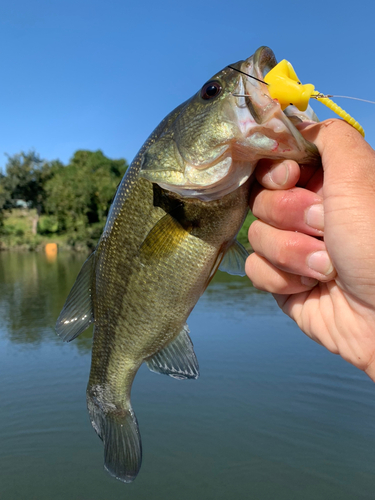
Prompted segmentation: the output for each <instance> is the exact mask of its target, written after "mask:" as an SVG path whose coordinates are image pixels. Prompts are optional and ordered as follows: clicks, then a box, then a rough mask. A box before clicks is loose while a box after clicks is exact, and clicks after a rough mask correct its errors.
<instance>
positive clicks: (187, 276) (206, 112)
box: [56, 47, 320, 482]
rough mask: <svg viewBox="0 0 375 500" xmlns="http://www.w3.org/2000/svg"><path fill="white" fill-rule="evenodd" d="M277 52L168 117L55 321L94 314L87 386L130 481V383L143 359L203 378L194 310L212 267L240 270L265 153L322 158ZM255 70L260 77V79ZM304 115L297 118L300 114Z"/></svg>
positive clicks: (108, 455) (228, 75) (132, 170)
mask: <svg viewBox="0 0 375 500" xmlns="http://www.w3.org/2000/svg"><path fill="white" fill-rule="evenodd" d="M276 63H277V61H276V58H275V55H274V53H273V52H272V50H271V49H269V48H268V47H260V48H259V49H258V50H257V51H256V52H255V54H254V55H252V56H251V57H249V58H247V59H245V60H241V61H239V62H237V63H235V64H232V65H231V66H230V67H229V66H226V67H225V68H224V69H223V70H222V71H220V72H218V73H217V74H216V75H214V76H213V77H212V78H211V79H210V80H209V81H207V82H206V83H204V85H203V86H202V87H201V89H200V90H199V91H198V92H197V93H196V94H195V95H193V96H192V97H191V98H190V99H188V100H187V101H186V102H184V103H182V104H181V105H180V106H178V107H177V108H176V109H175V110H173V111H172V112H171V113H170V114H168V115H167V116H166V118H165V119H164V120H163V121H162V122H161V123H160V125H159V126H158V127H157V128H156V129H155V130H154V132H152V134H151V135H150V136H149V138H148V139H147V140H146V142H145V143H144V145H143V146H142V148H141V149H140V151H139V153H138V154H137V156H136V157H135V159H134V161H133V162H132V163H131V165H130V167H129V168H128V170H127V172H126V174H125V176H124V178H123V179H122V181H121V183H120V184H119V186H118V189H117V192H116V195H115V197H114V200H113V203H112V205H111V208H110V210H109V213H108V218H107V222H106V225H105V227H104V230H103V233H102V235H101V237H100V240H99V242H98V244H97V247H96V249H95V251H94V252H93V253H92V254H91V256H90V257H89V258H88V259H87V260H86V262H85V263H84V264H83V267H82V269H81V271H80V272H79V274H78V277H77V279H76V282H75V284H74V285H73V287H72V289H71V291H70V293H69V295H68V297H67V299H66V302H65V305H64V307H63V309H62V311H61V313H60V316H59V318H58V320H57V323H56V331H57V334H58V335H59V336H60V337H61V338H62V339H63V340H64V341H67V342H70V341H72V340H73V339H75V338H76V337H77V336H78V335H80V334H81V333H82V332H83V331H84V330H86V328H88V327H89V325H90V324H92V323H93V324H94V333H93V346H92V361H91V370H90V376H89V382H88V386H87V407H88V412H89V416H90V421H91V424H92V426H93V428H94V430H95V431H96V433H97V434H98V435H99V437H100V438H101V440H102V441H103V443H104V467H105V469H106V470H107V471H108V472H109V473H110V474H111V475H112V476H114V477H115V478H117V479H119V480H121V481H123V482H131V481H133V480H134V479H135V477H136V476H137V474H138V472H139V470H140V467H141V461H142V445H141V437H140V432H139V428H138V423H137V418H136V416H135V413H134V410H133V407H132V404H131V387H132V383H133V380H134V377H135V375H136V373H137V371H138V369H139V368H140V366H141V365H142V363H146V364H147V366H148V368H149V369H150V370H151V371H153V372H156V373H159V374H165V375H168V376H171V377H173V378H175V379H196V378H198V376H199V365H198V361H197V357H196V354H195V352H194V347H193V343H192V341H191V338H190V335H189V334H190V332H189V328H188V326H187V323H186V321H187V318H188V316H189V314H190V313H191V311H192V310H193V308H194V306H195V305H196V303H197V301H198V299H199V297H200V296H201V295H202V293H203V292H204V291H205V289H206V288H207V285H208V284H209V282H210V281H211V279H212V277H213V276H214V274H215V272H216V271H217V269H219V268H220V269H222V270H224V271H226V272H229V273H230V274H238V275H242V276H243V275H244V262H245V260H246V258H247V256H248V253H247V251H246V250H245V249H244V248H243V247H242V246H241V245H240V244H239V243H238V242H237V240H236V235H237V233H238V231H239V229H240V228H241V226H242V224H243V222H244V220H245V217H246V215H247V213H248V209H249V208H248V207H249V193H250V185H251V182H252V177H253V175H252V174H253V172H254V169H255V167H256V164H257V162H258V160H259V159H261V158H273V159H277V158H280V159H283V158H289V159H293V160H296V161H298V162H299V163H300V164H314V165H315V164H319V162H320V157H319V154H318V152H317V150H316V148H315V146H314V145H313V144H311V143H309V142H307V141H306V140H305V139H304V138H303V137H302V135H301V134H300V133H299V131H298V130H297V128H296V127H295V125H294V124H293V123H292V121H293V120H292V119H291V118H293V116H292V115H293V113H290V115H291V116H290V117H287V116H286V114H285V113H284V112H283V111H282V110H281V108H280V105H279V104H278V102H277V101H274V100H273V99H272V98H271V97H270V95H269V93H268V90H267V86H266V85H265V84H264V83H262V82H261V81H258V80H262V78H263V77H264V75H265V74H266V73H267V72H268V71H269V70H270V69H271V68H272V67H274V66H275V65H276ZM252 77H255V78H257V79H258V80H255V79H254V78H252ZM294 118H296V119H297V121H298V120H300V119H301V118H300V117H294Z"/></svg>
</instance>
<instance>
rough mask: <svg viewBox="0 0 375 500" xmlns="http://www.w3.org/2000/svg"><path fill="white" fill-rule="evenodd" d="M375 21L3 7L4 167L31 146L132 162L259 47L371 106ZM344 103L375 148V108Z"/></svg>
mask: <svg viewBox="0 0 375 500" xmlns="http://www.w3.org/2000/svg"><path fill="white" fill-rule="evenodd" d="M374 14H375V7H374V3H373V2H372V1H370V0H368V1H361V0H359V1H357V2H352V1H351V2H350V3H349V2H347V1H345V0H344V1H341V2H338V1H331V0H328V1H320V0H319V1H316V2H303V1H301V0H299V1H285V2H281V1H280V0H278V1H275V0H270V1H268V2H265V1H259V0H258V1H256V2H255V1H251V0H237V1H226V2H224V1H222V0H200V1H197V0H189V1H188V2H181V1H168V0H160V1H150V0H145V1H138V2H137V1H132V2H129V1H128V0H74V1H73V0H3V1H2V2H1V4H0V44H1V47H2V50H1V65H2V71H1V75H2V76H1V79H0V117H1V119H0V168H1V167H3V166H4V165H5V162H6V157H5V156H4V153H8V154H10V155H12V154H15V153H18V152H20V151H21V150H24V151H28V150H30V149H35V150H36V151H37V152H39V154H40V155H41V157H42V158H46V159H48V160H52V159H55V158H59V159H60V160H62V161H63V162H67V161H68V160H69V158H70V157H71V156H72V154H73V153H74V151H75V150H77V149H90V150H96V149H101V150H102V151H103V152H104V154H106V155H107V156H110V157H112V158H119V157H124V158H126V159H127V160H128V161H131V160H132V158H133V157H134V155H135V154H136V152H137V151H138V149H139V148H140V147H141V145H142V143H143V142H144V140H145V139H146V137H147V136H148V134H149V133H150V132H151V131H152V130H153V129H154V128H155V126H156V125H157V124H158V123H159V122H160V121H161V120H162V118H163V117H164V116H165V115H166V114H167V113H168V112H169V111H171V110H172V109H173V108H174V107H176V106H177V105H178V104H180V103H181V102H183V101H184V100H185V99H187V98H188V97H190V96H191V95H192V94H193V93H195V92H196V91H197V90H198V89H199V88H200V87H201V85H202V84H203V83H204V82H205V81H206V80H208V79H209V78H210V77H211V76H212V75H213V74H214V73H216V72H217V71H219V70H220V69H222V68H223V67H224V66H226V65H228V64H230V63H233V62H236V61H238V60H240V59H245V58H247V57H249V56H250V55H251V54H253V53H254V51H255V50H256V49H257V48H258V47H259V46H260V45H268V46H269V47H271V48H272V49H273V51H274V52H275V54H276V57H277V59H278V60H281V59H284V58H285V59H288V60H289V61H290V62H291V63H292V64H293V66H294V68H295V69H296V72H297V74H298V76H299V78H300V79H301V81H302V82H303V83H313V84H314V85H315V86H316V88H317V89H318V90H320V91H321V92H326V93H332V94H343V95H351V96H357V97H362V98H365V99H371V100H375V90H374V83H373V82H374V72H375V70H374V62H373V61H374V35H375V23H374V18H375V16H374ZM337 103H338V104H339V105H340V106H341V107H343V108H344V109H346V111H348V112H349V113H350V114H351V115H352V116H353V117H354V118H355V119H356V120H357V121H359V123H360V124H361V125H362V126H363V127H364V129H365V131H366V139H367V140H368V142H369V143H370V144H371V145H372V146H373V147H374V146H375V126H374V117H375V105H371V104H364V103H357V102H355V101H349V100H344V99H340V100H337ZM314 109H315V110H316V112H317V114H318V116H319V117H320V118H321V119H323V118H326V117H329V116H333V115H332V113H331V112H329V111H328V110H327V111H326V109H325V108H324V106H323V105H321V104H318V103H316V104H315V105H314Z"/></svg>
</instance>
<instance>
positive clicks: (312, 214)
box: [305, 203, 324, 231]
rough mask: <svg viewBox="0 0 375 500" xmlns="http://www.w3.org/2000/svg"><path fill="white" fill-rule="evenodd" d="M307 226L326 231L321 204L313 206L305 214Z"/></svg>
mask: <svg viewBox="0 0 375 500" xmlns="http://www.w3.org/2000/svg"><path fill="white" fill-rule="evenodd" d="M305 220H306V224H307V225H308V226H310V227H312V228H314V229H318V230H319V231H323V230H324V208H323V205H322V204H321V203H317V204H316V205H311V207H309V208H308V209H307V210H306V212H305Z"/></svg>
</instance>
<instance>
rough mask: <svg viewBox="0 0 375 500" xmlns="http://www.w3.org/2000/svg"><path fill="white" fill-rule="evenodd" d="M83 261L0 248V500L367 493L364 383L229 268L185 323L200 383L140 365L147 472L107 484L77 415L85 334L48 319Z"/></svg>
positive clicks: (372, 478) (374, 440)
mask: <svg viewBox="0 0 375 500" xmlns="http://www.w3.org/2000/svg"><path fill="white" fill-rule="evenodd" d="M83 260H84V257H83V256H79V255H74V254H59V255H58V258H57V260H56V261H55V262H48V261H47V259H46V257H45V256H44V255H42V254H35V253H28V254H17V253H13V254H11V253H0V381H1V383H0V442H1V446H0V498H1V500H13V499H14V500H23V499H27V500H33V499H35V500H52V499H53V500H67V499H69V500H107V499H111V500H112V499H116V500H117V499H126V500H140V499H152V500H159V499H166V498H176V499H178V500H192V499H198V500H205V499H208V500H211V499H212V500H213V499H215V500H221V499H223V500H224V499H232V498H233V499H234V498H235V499H254V500H263V499H267V500H271V499H272V500H273V499H275V500H284V499H285V500H310V499H311V500H317V499H329V500H335V499H337V500H349V499H353V500H354V499H356V500H360V499H374V498H375V387H374V385H373V383H372V382H371V381H370V380H369V379H367V377H366V376H365V375H364V374H362V373H361V372H359V371H358V370H357V369H355V368H354V367H352V366H350V365H349V364H347V363H345V362H344V361H343V360H342V359H340V358H339V357H337V356H334V355H332V354H330V353H328V352H326V351H325V350H324V349H323V348H322V347H321V346H319V345H317V344H315V343H314V342H312V341H311V340H310V339H308V338H306V337H305V336H304V335H303V334H302V333H301V332H300V331H299V330H298V328H297V327H296V326H295V325H294V323H293V322H292V321H291V320H289V319H288V318H287V317H285V316H284V315H283V314H282V313H281V312H280V311H279V310H278V308H277V306H276V304H275V302H274V301H273V299H272V297H271V296H270V295H268V294H265V293H261V292H259V291H256V290H255V289H254V288H252V287H251V285H250V283H249V282H248V280H247V279H245V278H233V277H228V276H227V275H225V274H219V275H217V276H216V277H215V279H214V281H213V282H212V284H211V285H210V287H209V289H208V290H207V291H206V293H205V294H204V296H203V297H202V298H201V300H200V301H199V303H198V304H197V306H196V308H195V309H194V311H193V313H192V314H191V316H190V319H189V321H188V324H189V327H190V330H191V337H192V339H193V342H194V346H195V351H196V354H197V357H198V360H199V364H200V372H201V376H200V378H199V379H198V380H186V381H179V380H174V379H171V378H170V377H166V376H162V375H157V374H155V373H151V372H149V371H148V370H147V368H146V367H142V368H141V369H140V371H139V373H138V375H137V377H136V380H135V383H134V387H133V399H132V400H133V407H134V409H135V412H136V414H137V417H138V421H139V425H140V431H141V435H142V440H143V451H144V460H143V465H142V469H141V472H140V474H139V476H138V478H137V479H136V481H135V482H134V483H132V484H123V483H120V482H119V481H116V480H114V479H112V478H111V477H110V476H109V475H108V474H107V473H105V472H104V470H103V446H102V443H101V441H100V440H99V438H98V437H97V436H96V434H95V432H94V431H93V429H92V428H91V425H90V423H89V420H88V414H87V411H86V397H85V390H86V384H87V380H88V375H89V368H90V347H91V339H90V334H91V332H90V331H89V332H85V333H84V334H82V335H81V336H80V337H79V338H77V339H76V340H75V341H73V342H71V343H70V344H65V343H63V342H62V341H60V340H59V339H58V338H57V337H56V335H55V333H54V328H53V327H54V323H55V321H56V318H57V316H58V314H59V312H60V309H61V307H62V305H63V303H64V301H65V298H66V296H67V294H68V292H69V289H70V287H71V286H72V284H73V282H74V279H75V277H76V275H77V273H78V271H79V269H80V266H81V265H82V263H83Z"/></svg>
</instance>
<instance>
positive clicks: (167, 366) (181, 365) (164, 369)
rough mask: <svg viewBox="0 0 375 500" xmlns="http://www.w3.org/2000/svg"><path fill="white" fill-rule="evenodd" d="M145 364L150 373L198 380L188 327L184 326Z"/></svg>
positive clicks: (196, 365)
mask: <svg viewBox="0 0 375 500" xmlns="http://www.w3.org/2000/svg"><path fill="white" fill-rule="evenodd" d="M146 364H147V366H148V367H149V369H150V370H151V371H152V372H156V373H163V374H165V375H169V376H170V377H173V378H177V379H186V378H198V377H199V366H198V361H197V358H196V356H195V352H194V348H193V343H192V341H191V339H190V337H189V328H188V326H187V325H184V327H183V329H182V330H181V332H180V333H179V335H178V337H177V338H176V339H174V340H173V341H172V342H171V343H170V344H168V345H167V346H166V347H164V349H162V350H161V351H159V352H157V353H156V354H154V355H153V356H152V357H151V358H149V359H147V360H146Z"/></svg>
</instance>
